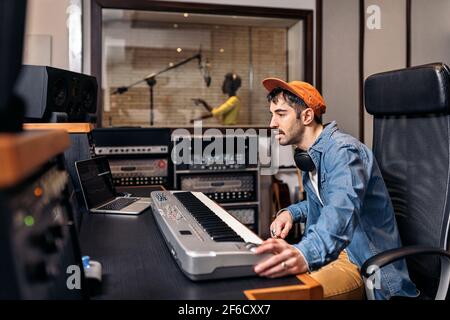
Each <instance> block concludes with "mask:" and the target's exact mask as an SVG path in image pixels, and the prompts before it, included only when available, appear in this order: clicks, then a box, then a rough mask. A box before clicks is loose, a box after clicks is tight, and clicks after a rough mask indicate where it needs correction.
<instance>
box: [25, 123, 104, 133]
mask: <svg viewBox="0 0 450 320" xmlns="http://www.w3.org/2000/svg"><path fill="white" fill-rule="evenodd" d="M23 128H24V129H25V130H65V131H67V132H68V133H89V132H91V131H92V130H94V128H95V126H94V124H92V123H86V122H82V123H24V124H23Z"/></svg>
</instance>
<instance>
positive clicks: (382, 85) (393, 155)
mask: <svg viewBox="0 0 450 320" xmlns="http://www.w3.org/2000/svg"><path fill="white" fill-rule="evenodd" d="M449 87H450V71H449V68H448V67H447V66H446V65H444V64H442V63H436V64H430V65H424V66H419V67H414V68H409V69H403V70H396V71H390V72H385V73H380V74H376V75H373V76H370V77H369V78H368V79H367V80H366V82H365V106H366V109H367V112H369V113H370V114H372V115H373V116H374V137H373V151H374V154H375V157H376V159H377V162H378V164H379V166H380V169H381V172H382V174H383V178H384V180H385V182H386V185H387V188H388V190H389V194H390V196H391V199H392V203H393V206H394V210H395V213H396V220H397V224H398V227H399V232H400V235H401V239H402V243H403V245H404V246H410V245H425V246H430V247H436V248H443V249H448V242H449V239H448V231H449V211H450V203H449V200H450V199H449V187H450V116H449V113H450V104H449V99H450V88H449ZM440 263H441V261H440V258H439V257H435V256H429V255H428V256H425V255H422V256H419V257H415V258H410V259H408V269H409V273H410V276H411V278H412V280H413V281H414V282H415V283H416V285H417V287H418V288H419V289H420V290H421V292H422V293H423V294H425V295H426V296H429V297H433V296H434V295H435V293H436V290H437V286H438V283H439V276H440V271H441V269H440V267H441V265H440Z"/></svg>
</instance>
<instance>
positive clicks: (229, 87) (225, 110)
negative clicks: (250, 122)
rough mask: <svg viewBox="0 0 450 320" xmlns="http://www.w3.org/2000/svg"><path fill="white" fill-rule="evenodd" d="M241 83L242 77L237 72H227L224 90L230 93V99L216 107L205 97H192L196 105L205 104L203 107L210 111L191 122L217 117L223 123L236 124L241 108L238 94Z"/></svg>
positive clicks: (225, 92)
mask: <svg viewBox="0 0 450 320" xmlns="http://www.w3.org/2000/svg"><path fill="white" fill-rule="evenodd" d="M241 83H242V81H241V78H240V77H239V76H238V75H237V74H236V73H227V74H226V75H225V80H224V81H223V84H222V92H223V93H224V94H227V95H228V99H227V101H225V102H224V103H223V104H221V105H220V106H218V107H216V108H212V107H211V106H210V105H209V104H208V103H207V102H206V101H205V100H203V99H192V100H193V101H194V103H195V105H199V104H201V105H203V107H204V108H205V109H206V110H207V111H208V114H206V115H203V116H202V117H200V118H199V119H193V120H191V123H193V122H194V121H196V120H201V119H207V118H212V117H217V118H219V119H220V120H221V123H222V124H223V125H233V124H236V123H237V120H238V115H239V110H240V109H241V100H240V99H239V97H238V96H237V95H236V92H237V90H238V89H239V88H240V87H241Z"/></svg>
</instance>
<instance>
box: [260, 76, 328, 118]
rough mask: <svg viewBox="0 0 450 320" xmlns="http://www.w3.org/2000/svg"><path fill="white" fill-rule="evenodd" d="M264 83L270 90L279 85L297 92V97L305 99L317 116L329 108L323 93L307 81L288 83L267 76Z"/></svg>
mask: <svg viewBox="0 0 450 320" xmlns="http://www.w3.org/2000/svg"><path fill="white" fill-rule="evenodd" d="M262 84H263V86H264V87H265V88H266V89H267V90H268V91H269V92H271V91H272V90H273V89H275V88H277V87H280V88H283V89H286V90H287V91H289V92H291V93H293V94H295V95H296V96H297V97H299V98H301V99H302V100H303V101H305V103H306V105H307V106H308V107H309V108H311V109H313V110H314V113H315V115H316V116H319V117H320V116H321V115H322V114H324V113H325V111H326V109H327V106H326V105H325V100H324V99H323V97H322V95H321V94H320V93H319V91H317V89H316V88H314V87H313V86H312V85H310V84H309V83H307V82H303V81H291V82H289V83H288V82H285V81H283V80H281V79H277V78H267V79H264V80H263V82H262Z"/></svg>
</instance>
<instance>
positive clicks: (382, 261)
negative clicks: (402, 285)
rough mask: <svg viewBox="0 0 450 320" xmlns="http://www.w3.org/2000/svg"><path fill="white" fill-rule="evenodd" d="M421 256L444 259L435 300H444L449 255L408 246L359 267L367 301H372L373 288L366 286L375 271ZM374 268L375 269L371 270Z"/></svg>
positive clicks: (386, 253)
mask: <svg viewBox="0 0 450 320" xmlns="http://www.w3.org/2000/svg"><path fill="white" fill-rule="evenodd" d="M422 254H427V255H428V254H429V255H438V256H440V257H441V258H446V259H444V260H443V261H446V262H444V263H442V264H441V277H440V283H439V289H438V293H437V295H436V300H444V299H445V297H446V295H447V289H448V285H449V282H450V281H449V280H450V253H449V252H447V251H445V250H444V249H441V248H434V247H426V246H409V247H403V248H397V249H392V250H387V251H384V252H381V253H379V254H377V255H375V256H373V257H371V258H369V259H368V260H367V261H366V262H364V264H363V265H362V266H361V275H362V276H363V278H364V282H365V284H366V293H367V297H368V298H369V299H370V298H372V299H374V292H373V289H374V288H370V286H368V285H367V284H368V283H372V279H370V278H371V277H372V276H373V274H374V273H375V271H376V269H380V268H382V267H384V266H385V265H388V264H390V263H392V262H395V261H397V260H400V259H403V258H406V257H409V256H415V255H422ZM374 266H375V267H376V268H373V267H374Z"/></svg>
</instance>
